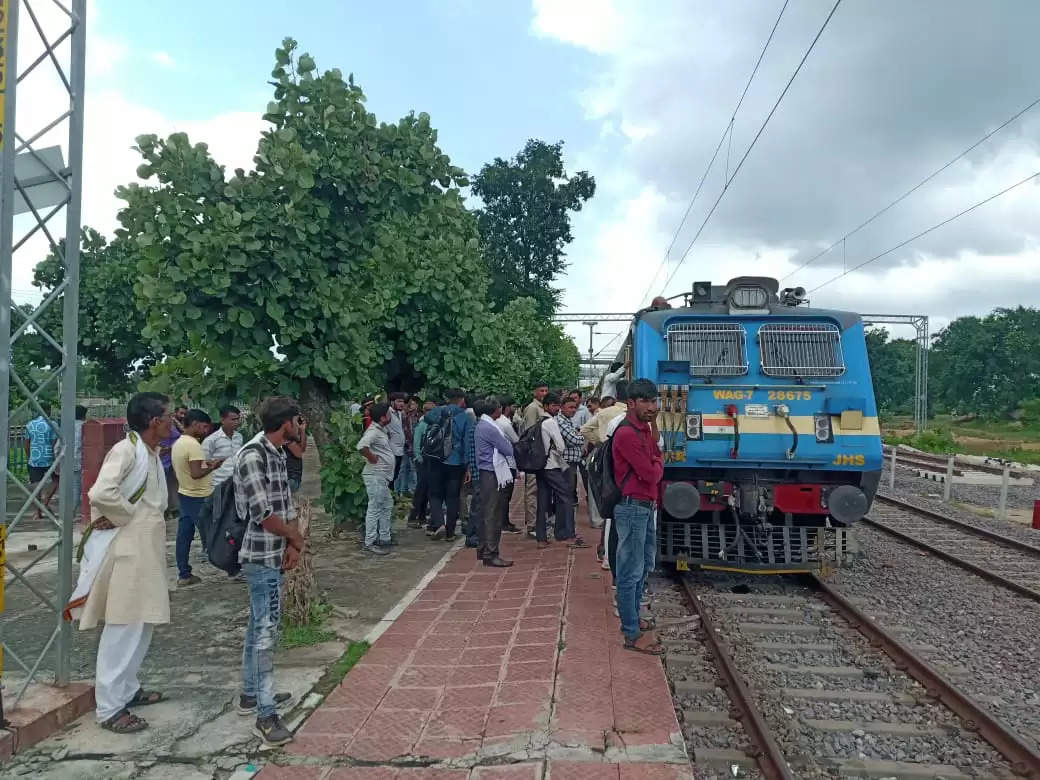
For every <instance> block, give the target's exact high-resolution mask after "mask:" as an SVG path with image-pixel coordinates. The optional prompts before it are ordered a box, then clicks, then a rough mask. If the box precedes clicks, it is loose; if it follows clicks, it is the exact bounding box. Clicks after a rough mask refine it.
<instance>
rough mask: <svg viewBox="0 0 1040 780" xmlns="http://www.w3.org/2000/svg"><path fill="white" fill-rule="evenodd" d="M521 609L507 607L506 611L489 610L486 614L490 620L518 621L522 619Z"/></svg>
mask: <svg viewBox="0 0 1040 780" xmlns="http://www.w3.org/2000/svg"><path fill="white" fill-rule="evenodd" d="M521 609H522V608H521V607H507V608H506V609H489V610H487V611H486V612H485V613H484V615H483V616H484V617H486V618H487V619H488V620H516V619H517V618H518V617H520V611H521Z"/></svg>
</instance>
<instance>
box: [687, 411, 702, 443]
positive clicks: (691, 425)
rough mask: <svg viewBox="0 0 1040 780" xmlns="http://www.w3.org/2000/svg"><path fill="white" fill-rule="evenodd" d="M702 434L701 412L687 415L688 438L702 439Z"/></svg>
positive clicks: (693, 439) (691, 439)
mask: <svg viewBox="0 0 1040 780" xmlns="http://www.w3.org/2000/svg"><path fill="white" fill-rule="evenodd" d="M701 436H702V432H701V413H700V412H694V413H693V414H688V415H686V438H687V439H689V440H690V441H700V440H701Z"/></svg>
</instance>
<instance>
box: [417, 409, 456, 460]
mask: <svg viewBox="0 0 1040 780" xmlns="http://www.w3.org/2000/svg"><path fill="white" fill-rule="evenodd" d="M454 425H455V421H454V417H453V416H452V415H450V414H448V410H447V409H442V410H441V416H440V419H439V420H437V421H436V422H433V423H430V424H429V425H428V426H427V428H426V433H425V434H423V439H422V456H423V460H426V459H427V458H429V459H430V460H434V461H437V462H438V463H444V461H446V460H447V459H448V458H449V457H451V451H452V448H453V446H454V445H453V442H452V438H453V436H454V431H453V429H454Z"/></svg>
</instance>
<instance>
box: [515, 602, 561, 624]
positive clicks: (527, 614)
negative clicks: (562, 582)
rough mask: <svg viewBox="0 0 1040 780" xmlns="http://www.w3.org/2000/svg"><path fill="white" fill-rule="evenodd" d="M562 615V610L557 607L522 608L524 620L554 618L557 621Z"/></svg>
mask: <svg viewBox="0 0 1040 780" xmlns="http://www.w3.org/2000/svg"><path fill="white" fill-rule="evenodd" d="M561 614H563V608H562V607H561V606H559V605H556V606H552V607H534V606H531V607H525V608H524V619H525V620H526V619H528V618H536V617H545V618H554V619H556V620H559V618H560V615H561Z"/></svg>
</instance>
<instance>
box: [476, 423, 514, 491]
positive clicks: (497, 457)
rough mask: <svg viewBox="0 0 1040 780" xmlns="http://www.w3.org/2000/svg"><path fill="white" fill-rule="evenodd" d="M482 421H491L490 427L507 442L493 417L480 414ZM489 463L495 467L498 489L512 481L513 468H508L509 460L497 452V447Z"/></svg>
mask: <svg viewBox="0 0 1040 780" xmlns="http://www.w3.org/2000/svg"><path fill="white" fill-rule="evenodd" d="M480 419H481V420H482V421H486V422H489V423H491V427H493V428H494V429H495V433H496V434H498V437H499V438H500V439H502V441H503V442H504V443H507V444H508V439H506V436H505V434H504V433H502V429H501V428H499V427H498V423H496V422H495V420H494V418H492V417H491V415H490V414H485V415H482V416H481V418H480ZM491 463H492V465H494V467H495V478H496V479H497V480H498V489H499V490H501V489H502V488H504V487H505V486H506V485H508V484H510V483H511V482H512V481H513V470H512V469H511V468H509V462H508V461H507V460H506V457H505V455H503V454H502V453H501V452H499V451H498V450H497V449H496V450H495V451H494V453H493V454H492V456H491Z"/></svg>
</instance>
